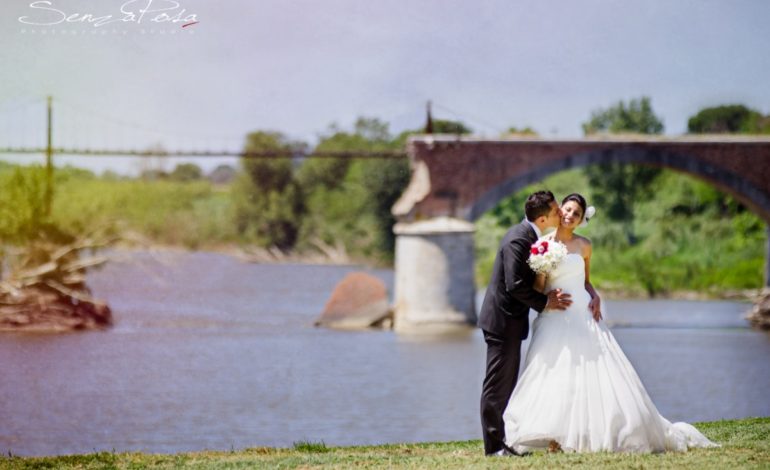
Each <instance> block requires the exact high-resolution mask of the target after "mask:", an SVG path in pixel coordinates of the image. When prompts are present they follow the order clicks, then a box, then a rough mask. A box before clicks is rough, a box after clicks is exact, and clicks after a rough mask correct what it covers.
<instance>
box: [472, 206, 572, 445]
mask: <svg viewBox="0 0 770 470" xmlns="http://www.w3.org/2000/svg"><path fill="white" fill-rule="evenodd" d="M524 212H525V213H526V216H527V217H526V219H525V220H523V221H522V222H521V223H520V224H518V225H515V226H513V227H511V229H510V230H508V232H507V233H506V234H505V236H504V237H503V240H502V242H501V243H500V249H499V250H498V252H497V257H496V258H495V264H494V266H493V268H492V279H491V280H490V282H489V287H488V288H487V293H486V296H485V297H484V303H483V304H482V306H481V313H480V315H479V327H480V328H481V329H482V330H483V331H484V341H486V343H487V374H486V377H485V378H484V386H483V389H482V392H481V426H482V429H483V433H484V453H486V455H514V454H515V452H514V451H513V449H510V448H509V447H508V446H506V445H505V426H504V424H503V412H504V411H505V407H506V406H507V405H508V399H509V398H510V396H511V393H512V392H513V388H514V387H515V386H516V381H517V380H518V377H519V364H520V362H521V341H522V340H523V339H526V337H527V334H528V333H529V309H530V308H532V309H534V310H537V311H538V312H542V311H543V310H544V309H545V308H552V309H558V310H564V309H566V308H567V307H568V306H569V305H570V304H571V303H572V301H571V300H570V296H569V294H562V293H561V291H560V290H552V291H550V292H548V294H541V293H540V292H537V291H536V290H535V289H534V288H533V285H534V282H535V273H534V272H533V271H532V270H531V269H530V267H529V265H528V264H527V258H528V257H529V254H530V248H531V247H532V244H533V243H535V241H537V239H538V238H539V237H540V236H541V235H542V234H543V230H544V229H546V228H549V227H557V226H558V225H559V221H560V219H561V211H560V210H559V205H558V204H557V202H556V199H555V198H554V196H553V193H552V192H550V191H538V192H536V193H534V194H531V195H530V196H529V197H528V198H527V202H526V203H525V205H524Z"/></svg>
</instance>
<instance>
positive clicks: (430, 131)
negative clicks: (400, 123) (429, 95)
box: [425, 101, 433, 134]
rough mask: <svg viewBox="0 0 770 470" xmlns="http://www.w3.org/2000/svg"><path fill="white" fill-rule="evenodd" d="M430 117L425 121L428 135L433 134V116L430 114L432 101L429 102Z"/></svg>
mask: <svg viewBox="0 0 770 470" xmlns="http://www.w3.org/2000/svg"><path fill="white" fill-rule="evenodd" d="M427 111H428V117H427V119H426V120H425V133H426V134H433V116H431V112H430V101H428V110H427Z"/></svg>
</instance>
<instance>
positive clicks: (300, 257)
mask: <svg viewBox="0 0 770 470" xmlns="http://www.w3.org/2000/svg"><path fill="white" fill-rule="evenodd" d="M131 241H132V243H124V244H121V245H119V246H116V249H118V250H121V251H125V252H131V251H141V252H157V253H193V252H204V253H217V254H221V255H226V256H230V257H232V258H234V259H237V260H239V261H243V262H247V263H258V264H275V265H280V264H304V265H328V266H360V267H361V268H362V269H393V265H392V264H385V263H383V262H381V261H377V260H370V259H364V258H355V257H351V256H349V255H348V254H347V253H345V252H344V250H340V249H337V250H335V249H333V248H331V247H328V246H326V247H324V250H319V251H317V252H313V253H282V252H280V251H279V250H275V249H273V250H269V249H266V248H262V247H258V246H247V245H240V244H225V243H223V244H215V245H209V246H206V247H204V248H200V249H190V248H186V247H184V246H179V245H163V244H158V243H153V242H150V241H149V240H146V239H140V238H139V237H138V236H137V235H136V234H134V235H133V237H132V238H131ZM477 287H478V288H479V289H484V288H485V287H486V286H477ZM597 289H598V290H599V291H600V294H602V296H603V297H604V298H605V299H609V300H649V299H651V297H649V296H648V295H647V294H646V293H645V292H644V291H642V290H639V289H628V288H624V287H608V286H601V285H599V286H597ZM761 291H762V290H761V289H725V290H721V291H717V290H712V291H707V292H701V291H691V290H674V291H670V292H666V293H661V294H659V295H656V296H655V297H654V298H655V299H665V300H696V301H706V300H733V301H738V302H747V303H751V302H754V301H755V300H756V298H757V296H758V295H759V294H760V292H761ZM747 308H748V307H747Z"/></svg>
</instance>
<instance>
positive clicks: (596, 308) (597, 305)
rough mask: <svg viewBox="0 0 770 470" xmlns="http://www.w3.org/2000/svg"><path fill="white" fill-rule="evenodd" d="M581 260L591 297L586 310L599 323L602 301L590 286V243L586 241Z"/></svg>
mask: <svg viewBox="0 0 770 470" xmlns="http://www.w3.org/2000/svg"><path fill="white" fill-rule="evenodd" d="M583 259H584V260H585V266H586V282H585V286H586V290H587V291H588V293H589V294H590V295H591V302H589V303H588V308H589V309H590V310H591V313H592V314H593V316H594V319H595V320H596V321H599V320H601V319H602V308H601V303H602V299H601V298H600V297H599V294H598V293H597V292H596V289H594V286H593V285H592V284H591V277H590V275H589V274H590V271H591V242H590V241H588V240H587V239H586V244H585V246H584V247H583Z"/></svg>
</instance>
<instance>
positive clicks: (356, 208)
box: [299, 117, 409, 260]
mask: <svg viewBox="0 0 770 470" xmlns="http://www.w3.org/2000/svg"><path fill="white" fill-rule="evenodd" d="M400 145H401V144H399V143H397V142H395V141H394V140H393V138H392V137H391V135H390V133H389V131H388V125H387V123H384V122H382V121H380V120H379V119H376V118H368V117H359V118H358V119H357V120H356V122H355V123H354V125H353V129H352V131H345V130H342V129H340V128H339V127H337V126H336V125H333V126H330V128H329V132H328V134H327V135H325V136H322V137H321V140H320V142H319V143H318V145H317V146H316V151H340V152H341V151H346V152H353V153H355V152H356V151H372V152H376V151H385V150H393V149H398V148H399V146H400ZM299 180H300V182H301V184H302V188H303V190H305V191H306V193H307V195H308V197H307V204H308V209H309V210H308V216H307V217H306V218H305V219H304V220H303V226H302V236H301V238H302V240H304V241H306V242H308V244H312V241H313V240H319V239H320V240H321V241H323V242H324V243H327V244H332V245H337V244H342V245H344V246H345V247H346V249H347V250H348V252H353V253H355V254H363V255H365V256H367V257H378V258H382V259H385V260H387V259H389V258H392V252H393V246H394V235H393V224H394V222H395V221H394V219H393V216H392V215H391V214H390V208H391V206H392V205H393V203H395V201H396V199H397V198H398V197H399V196H400V195H401V193H402V192H403V190H404V188H405V187H406V184H407V183H408V180H409V165H408V162H406V160H405V159H396V160H390V159H366V158H361V159H347V158H346V159H342V158H340V159H332V158H315V159H310V160H307V161H305V162H304V163H303V164H302V166H301V167H300V169H299Z"/></svg>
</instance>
